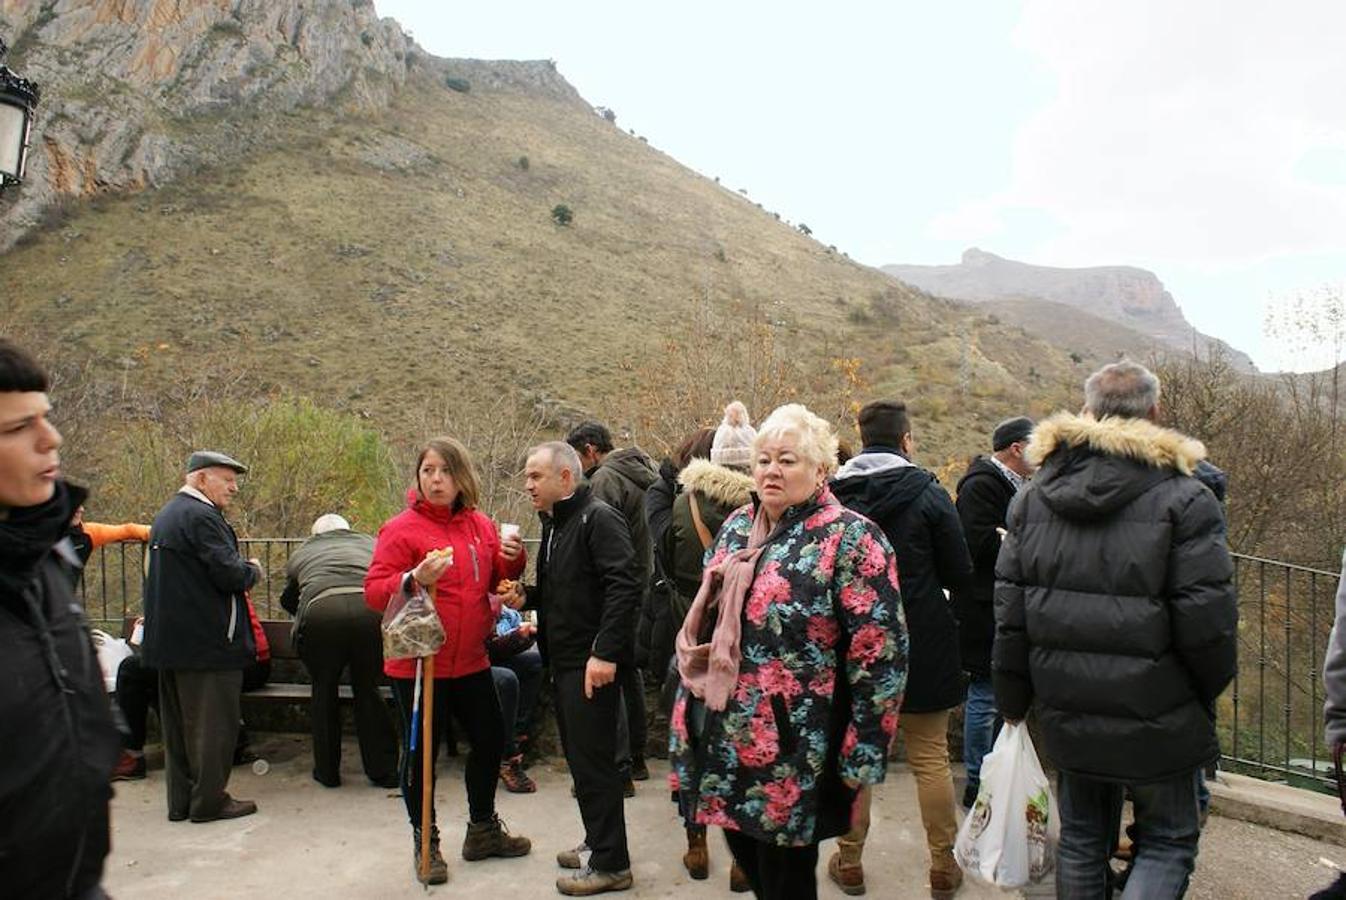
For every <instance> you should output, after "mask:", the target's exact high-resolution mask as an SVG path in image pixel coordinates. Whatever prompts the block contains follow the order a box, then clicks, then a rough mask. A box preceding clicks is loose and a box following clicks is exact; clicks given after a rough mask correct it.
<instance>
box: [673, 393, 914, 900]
mask: <svg viewBox="0 0 1346 900" xmlns="http://www.w3.org/2000/svg"><path fill="white" fill-rule="evenodd" d="M836 446H837V440H836V437H835V435H833V433H832V429H831V427H830V426H829V425H828V424H827V422H825V421H823V420H822V419H820V418H819V417H818V416H816V415H814V414H813V413H811V412H809V411H808V410H807V409H806V408H804V407H803V406H800V405H798V404H791V405H788V406H783V407H781V408H779V409H777V410H776V411H775V412H773V413H772V414H771V415H770V416H769V417H768V418H767V420H766V421H765V422H764V423H762V427H761V430H760V431H759V432H758V434H757V439H756V440H755V441H754V443H753V453H754V465H753V480H754V482H755V484H756V489H757V497H756V500H755V502H754V503H753V504H749V505H746V506H743V507H741V508H740V509H738V510H737V511H735V512H734V513H733V514H732V515H730V517H729V518H728V519H726V520H725V522H724V525H723V526H722V527H721V529H720V533H719V536H718V538H717V539H716V541H715V544H714V545H713V546H712V547H711V549H710V550H709V551H708V556H707V565H706V572H705V575H704V577H703V578H702V582H701V590H700V592H699V593H698V594H697V598H696V601H695V602H694V603H693V604H692V608H691V610H690V611H689V612H688V614H687V618H686V620H685V621H684V623H683V627H682V630H681V631H680V632H679V633H678V636H677V652H678V667H679V670H680V672H681V673H682V686H681V688H680V689H679V692H678V697H677V700H676V702H675V704H674V708H673V714H672V721H671V729H670V737H669V744H670V750H671V759H672V763H673V772H672V775H671V780H672V782H673V787H674V789H675V790H676V789H678V788H679V787H681V788H682V789H683V790H684V791H689V792H690V793H691V794H692V795H693V796H694V797H695V809H694V815H695V817H696V820H697V821H699V822H702V823H704V824H706V825H717V826H720V827H722V828H724V829H725V839H726V841H727V843H728V844H729V849H730V852H731V853H733V855H734V859H735V860H736V861H737V862H738V863H739V865H740V866H742V867H743V870H744V871H745V872H746V873H747V875H748V880H749V882H750V883H751V885H752V888H753V892H754V893H755V894H756V895H757V896H758V897H763V898H787V897H788V898H795V897H800V898H813V897H816V896H817V883H816V880H815V875H814V871H815V868H816V865H817V861H818V843H819V841H822V840H824V839H826V838H828V837H834V836H837V835H840V834H843V833H845V832H846V830H847V829H848V828H849V825H850V808H851V803H852V801H853V800H854V797H855V793H856V791H857V790H858V788H859V787H860V786H861V785H866V784H877V783H879V782H881V781H883V776H884V770H885V768H886V766H887V755H888V747H889V745H890V743H891V742H892V738H893V734H894V733H895V732H896V730H897V715H898V708H899V706H900V705H901V701H902V691H903V688H904V686H905V684H906V668H907V633H906V623H905V621H904V619H903V615H902V604H901V597H900V595H899V593H898V581H897V566H896V563H895V562H894V559H893V552H892V548H891V547H890V546H889V544H888V541H887V539H886V538H885V537H884V535H883V532H882V531H880V530H879V528H878V527H877V526H876V525H874V524H873V523H872V522H870V521H869V520H868V519H865V518H864V517H862V516H860V515H857V514H856V513H853V512H851V511H849V510H847V509H846V508H845V507H843V506H842V505H841V504H840V503H838V502H837V500H836V499H835V498H834V497H833V496H832V493H831V491H830V490H829V489H828V487H827V476H828V473H829V471H830V470H831V469H832V468H834V467H835V466H836Z"/></svg>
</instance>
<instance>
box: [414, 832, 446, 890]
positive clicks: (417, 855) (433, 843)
mask: <svg viewBox="0 0 1346 900" xmlns="http://www.w3.org/2000/svg"><path fill="white" fill-rule="evenodd" d="M411 836H412V839H413V840H412V853H411V863H412V867H413V868H414V869H415V870H416V880H417V881H419V882H421V883H422V884H443V883H444V882H446V881H448V880H449V864H448V863H447V862H445V861H444V854H443V853H440V852H439V827H438V826H437V825H431V826H430V871H429V872H425V873H422V872H421V830H420V829H419V828H413V829H412V830H411Z"/></svg>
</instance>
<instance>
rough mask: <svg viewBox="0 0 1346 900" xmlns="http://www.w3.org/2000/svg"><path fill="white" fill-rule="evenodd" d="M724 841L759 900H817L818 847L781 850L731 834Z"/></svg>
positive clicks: (762, 842) (813, 845) (782, 848)
mask: <svg viewBox="0 0 1346 900" xmlns="http://www.w3.org/2000/svg"><path fill="white" fill-rule="evenodd" d="M724 840H725V843H727V844H728V845H729V852H730V854H732V855H733V857H734V862H736V863H738V866H739V868H740V869H742V870H743V873H744V874H745V875H747V876H748V884H750V885H751V886H752V893H753V896H755V897H757V898H758V900H817V897H818V877H817V869H818V845H817V844H808V845H806V846H803V847H778V846H776V845H775V844H768V843H766V842H765V841H759V840H755V839H753V838H750V837H745V836H744V835H742V834H739V833H738V832H737V831H728V830H726V831H725V833H724Z"/></svg>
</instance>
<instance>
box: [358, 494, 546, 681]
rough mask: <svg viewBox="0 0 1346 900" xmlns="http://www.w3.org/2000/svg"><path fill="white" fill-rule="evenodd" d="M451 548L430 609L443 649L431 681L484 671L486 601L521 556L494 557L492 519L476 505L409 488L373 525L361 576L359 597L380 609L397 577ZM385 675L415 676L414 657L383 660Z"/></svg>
mask: <svg viewBox="0 0 1346 900" xmlns="http://www.w3.org/2000/svg"><path fill="white" fill-rule="evenodd" d="M447 546H452V547H453V565H451V566H449V568H448V569H447V570H446V571H445V572H444V575H443V577H441V578H440V579H439V583H438V585H437V586H436V587H437V592H436V595H435V609H436V611H438V613H439V620H440V621H441V622H443V623H444V646H443V647H441V648H440V650H439V653H437V654H435V677H436V678H460V677H462V676H464V675H471V674H473V673H475V672H480V671H481V670H483V669H486V668H489V667H490V665H491V661H490V658H489V657H488V656H487V655H486V638H487V637H488V636H489V635H490V634H491V633H492V631H494V630H495V615H494V614H493V613H492V612H491V604H490V601H489V600H488V599H487V598H488V597H489V595H490V594H491V593H492V592H494V590H495V586H496V584H497V583H499V582H500V580H501V579H502V578H518V577H519V575H520V574H522V572H523V569H524V565H525V564H526V557H525V554H523V553H520V554H519V556H518V557H517V558H516V559H514V560H513V561H510V560H506V559H505V558H504V557H503V556H501V555H500V537H499V535H498V534H497V533H496V529H495V523H494V522H492V521H491V519H490V517H489V516H487V515H486V514H485V513H482V512H478V511H477V510H475V509H462V510H458V511H456V512H455V511H454V510H451V509H448V508H446V507H443V506H432V505H431V504H429V503H427V502H426V501H425V499H424V498H422V497H421V495H420V493H419V492H418V491H417V490H416V489H415V488H412V489H411V490H409V491H407V508H406V509H404V510H403V511H402V512H400V513H398V514H397V515H395V516H393V517H392V518H391V519H389V520H388V521H387V522H384V523H383V527H382V528H380V529H379V535H378V540H377V542H376V543H375V544H374V559H373V561H372V562H370V564H369V572H368V574H366V575H365V602H366V603H367V604H369V606H371V607H372V608H374V609H375V610H378V611H379V612H382V611H383V610H385V609H387V608H388V602H389V601H390V600H392V598H393V597H394V596H396V595H397V591H398V590H399V588H400V587H401V584H402V578H403V576H404V575H406V574H407V573H408V572H410V571H411V570H412V569H414V568H416V566H417V565H418V564H419V563H420V562H421V560H423V559H425V554H427V553H429V552H430V551H431V550H438V549H440V548H443V547H447ZM383 671H384V672H386V673H388V675H389V676H390V677H392V678H414V677H415V676H416V661H415V660H414V659H387V660H384V661H383Z"/></svg>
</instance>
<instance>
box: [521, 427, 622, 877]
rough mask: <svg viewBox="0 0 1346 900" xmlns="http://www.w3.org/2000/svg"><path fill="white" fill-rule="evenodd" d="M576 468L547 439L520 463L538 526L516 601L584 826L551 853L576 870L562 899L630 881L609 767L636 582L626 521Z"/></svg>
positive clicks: (618, 796) (567, 452)
mask: <svg viewBox="0 0 1346 900" xmlns="http://www.w3.org/2000/svg"><path fill="white" fill-rule="evenodd" d="M582 465H583V464H582V463H581V461H580V458H579V454H577V453H576V452H575V449H574V448H573V447H571V446H570V445H569V444H565V443H562V442H560V441H552V442H550V443H546V444H541V445H539V446H537V447H534V448H533V449H531V450H530V451H529V452H528V461H527V463H526V464H525V466H524V488H525V490H526V491H527V492H528V496H529V498H530V499H531V500H532V502H533V507H534V508H535V509H536V510H537V511H538V516H539V518H541V520H542V541H541V547H540V549H539V552H538V560H537V584H536V585H530V586H528V587H527V588H526V590H525V600H526V602H525V605H526V607H527V608H531V609H537V610H539V614H540V626H541V636H542V640H543V643H544V646H545V648H546V652H547V661H548V664H549V665H550V666H551V670H552V684H553V686H554V688H555V702H556V721H557V726H558V727H559V729H560V732H561V746H562V748H563V749H564V750H565V755H566V763H567V764H568V765H569V766H570V774H571V776H572V777H573V778H574V779H575V799H576V800H577V801H578V803H579V808H580V817H581V818H582V819H583V821H584V841H583V842H582V843H581V844H580V845H579V846H578V847H576V848H575V849H573V850H565V851H562V852H561V853H559V854H558V855H557V857H556V861H557V862H558V863H559V864H560V865H561V866H562V867H563V868H567V869H577V870H578V871H577V872H576V873H575V874H574V875H569V876H563V877H561V878H558V879H557V880H556V889H557V890H558V891H560V892H561V893H562V894H567V895H590V894H599V893H604V892H606V891H624V890H627V889H628V888H630V887H631V884H632V879H631V858H630V855H629V853H628V851H627V844H626V818H625V812H624V810H623V808H622V804H623V798H622V787H623V785H622V781H623V779H622V776H621V773H620V771H619V770H618V767H617V762H616V753H617V709H618V706H619V704H620V703H621V691H620V688H619V687H618V684H619V681H618V678H619V675H620V674H621V672H622V670H623V669H624V668H626V667H629V666H630V665H632V663H633V658H632V644H633V641H634V632H635V614H636V608H637V606H638V605H639V603H640V596H641V590H642V585H641V583H640V581H639V580H638V578H637V577H636V574H635V573H636V565H635V550H634V548H633V547H632V544H631V535H630V533H629V531H628V530H627V526H626V520H625V519H624V518H623V517H622V514H621V513H620V512H618V511H617V510H615V509H613V508H612V507H611V506H608V505H607V504H606V503H604V502H603V501H601V500H598V499H596V498H595V497H594V496H593V494H592V492H591V490H590V488H589V485H588V484H587V483H585V482H584V481H583V469H582Z"/></svg>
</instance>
